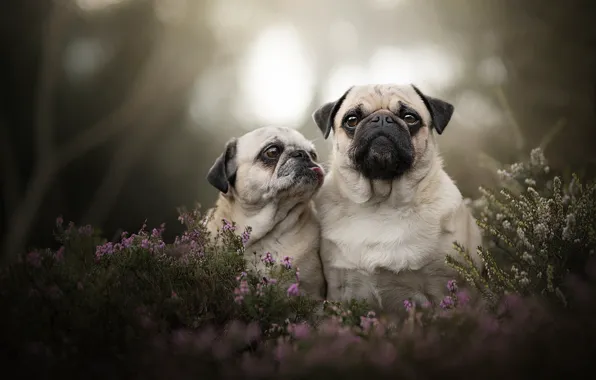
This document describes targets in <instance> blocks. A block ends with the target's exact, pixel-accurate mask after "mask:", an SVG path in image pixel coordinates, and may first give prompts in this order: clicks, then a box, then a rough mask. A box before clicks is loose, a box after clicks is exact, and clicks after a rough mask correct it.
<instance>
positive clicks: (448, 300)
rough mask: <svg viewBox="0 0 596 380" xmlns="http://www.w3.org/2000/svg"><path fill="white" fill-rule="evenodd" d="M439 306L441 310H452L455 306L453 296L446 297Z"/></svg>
mask: <svg viewBox="0 0 596 380" xmlns="http://www.w3.org/2000/svg"><path fill="white" fill-rule="evenodd" d="M439 306H440V307H441V309H450V308H451V307H453V306H454V302H453V298H451V296H445V298H443V300H442V301H441V303H440V304H439Z"/></svg>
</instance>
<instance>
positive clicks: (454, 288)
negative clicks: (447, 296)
mask: <svg viewBox="0 0 596 380" xmlns="http://www.w3.org/2000/svg"><path fill="white" fill-rule="evenodd" d="M447 290H449V291H450V292H451V293H455V292H457V282H456V281H455V280H449V281H447Z"/></svg>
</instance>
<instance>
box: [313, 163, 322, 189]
mask: <svg viewBox="0 0 596 380" xmlns="http://www.w3.org/2000/svg"><path fill="white" fill-rule="evenodd" d="M310 170H311V171H313V172H314V173H315V175H316V176H317V181H319V186H320V185H322V184H323V181H324V180H325V172H323V169H321V167H320V166H313V167H311V168H310Z"/></svg>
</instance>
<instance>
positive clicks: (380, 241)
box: [323, 207, 440, 272]
mask: <svg viewBox="0 0 596 380" xmlns="http://www.w3.org/2000/svg"><path fill="white" fill-rule="evenodd" d="M325 219H326V223H323V226H325V227H323V238H324V239H326V240H328V241H330V242H331V243H332V244H333V245H334V246H335V247H336V249H333V250H331V251H332V252H333V254H332V255H331V257H327V258H326V261H327V262H328V263H329V264H330V265H331V266H333V267H335V268H342V269H357V270H362V271H366V272H373V271H375V270H376V269H378V268H386V269H389V270H392V271H395V272H398V271H400V270H402V269H418V268H420V266H421V265H423V263H424V259H425V258H427V257H428V255H429V254H432V253H433V252H436V251H437V249H438V246H439V244H440V243H439V234H440V225H439V222H438V219H436V218H433V217H432V215H421V214H419V213H418V212H417V211H416V210H415V209H413V208H409V209H388V210H387V209H381V208H372V207H371V208H364V207H360V208H358V209H350V208H346V209H341V208H336V209H335V210H333V211H332V212H329V213H327V215H326V217H325Z"/></svg>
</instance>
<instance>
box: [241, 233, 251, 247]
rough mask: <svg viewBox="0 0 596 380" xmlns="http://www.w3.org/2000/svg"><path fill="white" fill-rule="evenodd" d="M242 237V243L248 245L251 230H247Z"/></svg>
mask: <svg viewBox="0 0 596 380" xmlns="http://www.w3.org/2000/svg"><path fill="white" fill-rule="evenodd" d="M240 238H241V239H242V245H243V246H246V244H248V241H249V240H250V232H249V231H248V230H245V231H244V232H243V233H242V235H241V237H240Z"/></svg>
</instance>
